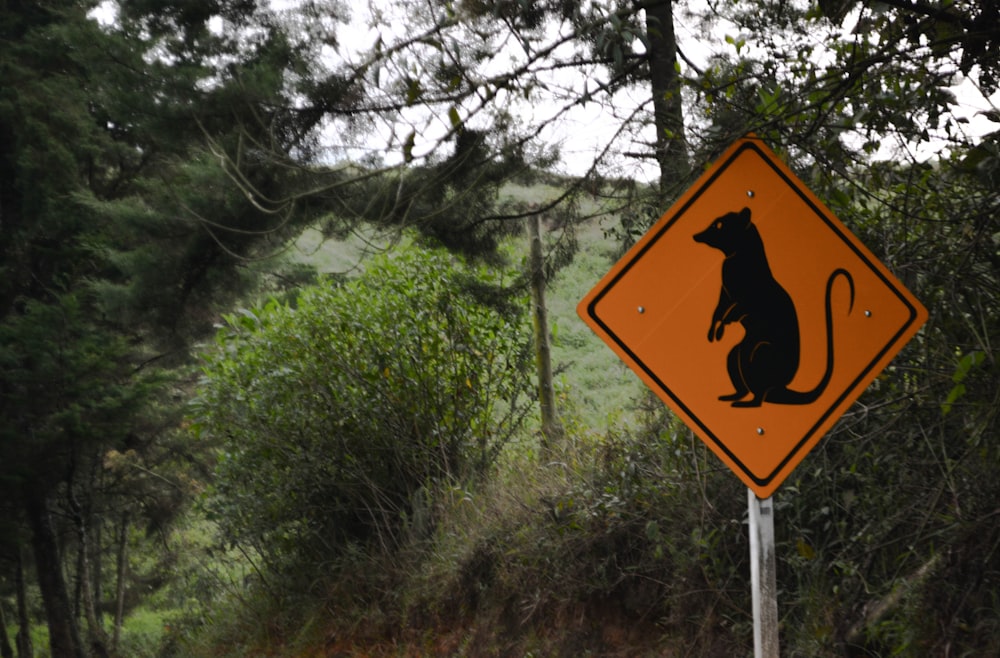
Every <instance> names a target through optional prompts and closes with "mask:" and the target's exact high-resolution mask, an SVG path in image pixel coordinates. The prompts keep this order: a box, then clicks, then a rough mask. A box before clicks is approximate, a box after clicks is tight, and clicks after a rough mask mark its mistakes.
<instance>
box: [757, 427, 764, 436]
mask: <svg viewBox="0 0 1000 658" xmlns="http://www.w3.org/2000/svg"><path fill="white" fill-rule="evenodd" d="M757 435H758V436H764V428H763V427H758V428H757Z"/></svg>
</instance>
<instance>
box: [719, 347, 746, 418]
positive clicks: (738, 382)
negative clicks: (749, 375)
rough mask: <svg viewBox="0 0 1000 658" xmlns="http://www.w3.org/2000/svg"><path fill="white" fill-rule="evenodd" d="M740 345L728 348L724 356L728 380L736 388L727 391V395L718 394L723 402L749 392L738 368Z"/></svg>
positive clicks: (740, 397) (737, 398)
mask: <svg viewBox="0 0 1000 658" xmlns="http://www.w3.org/2000/svg"><path fill="white" fill-rule="evenodd" d="M741 346H742V343H740V344H738V345H736V347H734V348H733V349H731V350H729V356H728V357H726V369H727V370H728V371H729V380H730V381H731V382H732V383H733V388H735V389H736V392H735V393H729V394H728V395H720V396H719V399H720V400H723V401H724V402H731V401H733V400H740V399H742V398H743V397H745V396H746V394H747V393H749V392H750V387H749V386H747V384H746V382H745V381H743V373H742V372H741V370H740V347H741ZM734 406H735V404H734Z"/></svg>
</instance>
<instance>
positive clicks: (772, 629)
mask: <svg viewBox="0 0 1000 658" xmlns="http://www.w3.org/2000/svg"><path fill="white" fill-rule="evenodd" d="M747 501H748V504H749V505H748V507H749V513H750V586H751V590H752V591H751V596H752V598H753V655H754V658H778V591H777V588H778V586H777V577H776V571H777V561H776V559H775V555H774V501H773V500H772V499H771V498H770V497H768V498H764V499H760V498H758V497H757V494H755V493H754V492H753V490H752V489H747Z"/></svg>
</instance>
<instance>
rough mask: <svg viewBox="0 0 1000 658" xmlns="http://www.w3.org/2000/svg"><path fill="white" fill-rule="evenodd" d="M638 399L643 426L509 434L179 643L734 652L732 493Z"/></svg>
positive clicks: (375, 649)
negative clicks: (386, 533)
mask: <svg viewBox="0 0 1000 658" xmlns="http://www.w3.org/2000/svg"><path fill="white" fill-rule="evenodd" d="M650 408H651V409H656V408H657V406H656V405H655V404H651V405H650ZM637 413H638V414H639V415H640V416H643V415H645V416H646V417H644V418H643V422H641V423H640V427H641V428H642V429H634V428H630V427H629V426H627V425H623V424H620V425H619V426H618V427H617V429H613V430H609V431H607V432H606V433H604V434H601V435H595V434H590V433H587V432H586V431H585V430H583V429H582V428H581V427H580V426H574V423H573V422H571V420H570V421H567V422H566V426H567V432H566V438H565V440H564V441H563V442H562V444H561V445H559V446H558V447H556V448H554V449H552V450H551V451H549V452H547V453H540V452H538V451H537V450H534V449H532V446H530V445H528V446H525V445H521V446H512V447H511V449H510V450H509V451H508V454H507V456H506V459H505V460H504V461H503V462H502V463H501V464H500V465H499V467H498V473H497V474H496V477H495V478H494V479H493V480H492V481H491V482H489V483H488V484H484V485H481V486H480V487H478V488H477V489H476V490H475V491H467V490H461V489H457V488H454V487H452V488H442V489H439V490H437V491H436V492H435V493H434V495H433V496H432V497H431V499H432V501H433V505H434V508H435V515H434V516H435V518H436V519H438V522H437V524H436V526H435V528H434V530H433V532H432V534H430V535H426V534H424V533H421V532H416V531H415V532H413V533H412V536H411V537H410V538H409V540H408V541H407V542H405V543H404V545H403V547H402V548H401V549H399V550H396V551H392V552H386V551H381V550H375V549H373V547H370V546H368V547H362V546H354V547H352V549H351V550H347V551H344V552H342V553H341V554H340V555H339V556H338V557H337V559H336V560H335V561H332V562H331V563H330V564H329V565H327V567H326V572H327V573H328V576H329V578H328V579H327V580H326V581H325V582H323V583H316V584H315V587H313V588H312V591H311V592H308V593H306V592H302V591H299V592H294V593H286V594H283V595H279V596H275V592H270V593H265V592H264V591H263V590H260V591H259V594H258V595H257V596H256V597H253V598H252V599H250V600H249V601H245V602H244V604H242V605H243V607H244V610H243V611H242V613H241V614H236V615H232V616H229V618H230V619H234V620H238V621H236V622H235V623H233V624H231V625H229V626H215V627H214V628H213V630H212V631H211V632H212V637H210V638H209V637H205V636H203V637H202V638H201V640H200V642H201V646H198V647H194V646H190V647H188V649H189V650H191V651H193V652H194V653H193V654H192V655H213V656H247V655H262V656H263V655H301V656H425V655H441V656H444V655H448V656H528V655H536V656H585V655H590V656H619V655H622V656H625V655H627V656H644V655H663V654H664V652H666V654H667V655H672V652H673V651H674V650H677V651H678V652H680V649H681V647H683V652H682V655H687V656H740V655H747V653H748V651H749V650H750V647H751V638H752V625H751V617H750V613H749V608H750V604H749V586H748V583H747V582H746V580H747V578H748V571H749V570H748V567H747V565H746V564H745V559H746V557H745V556H746V554H747V550H748V549H747V538H746V531H745V526H744V525H743V516H744V514H745V493H744V492H743V490H742V489H741V488H740V487H739V486H738V484H737V482H736V481H735V479H734V478H732V477H731V476H729V475H728V474H727V473H723V472H720V471H719V469H718V467H717V466H716V465H715V464H714V463H713V461H712V460H711V459H710V458H709V456H708V455H707V454H706V453H705V450H704V449H703V448H699V447H697V446H696V445H695V441H693V440H692V437H691V436H690V434H689V433H688V432H687V431H686V430H684V429H682V427H681V426H680V425H679V424H678V423H677V422H676V421H673V420H671V419H670V417H669V416H667V415H666V414H665V413H664V412H661V411H652V412H642V411H641V410H640V411H639V412H637ZM650 414H653V415H654V416H655V417H650V416H649V415H650ZM223 617H225V616H223ZM303 620H305V622H303ZM679 655H680V654H679Z"/></svg>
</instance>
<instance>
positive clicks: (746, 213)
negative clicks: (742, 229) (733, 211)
mask: <svg viewBox="0 0 1000 658" xmlns="http://www.w3.org/2000/svg"><path fill="white" fill-rule="evenodd" d="M740 219H742V220H743V221H744V222H749V221H750V209H749V208H744V209H743V210H741V211H740Z"/></svg>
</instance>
